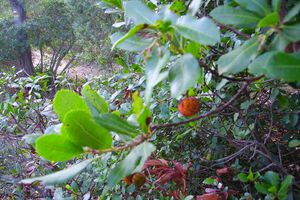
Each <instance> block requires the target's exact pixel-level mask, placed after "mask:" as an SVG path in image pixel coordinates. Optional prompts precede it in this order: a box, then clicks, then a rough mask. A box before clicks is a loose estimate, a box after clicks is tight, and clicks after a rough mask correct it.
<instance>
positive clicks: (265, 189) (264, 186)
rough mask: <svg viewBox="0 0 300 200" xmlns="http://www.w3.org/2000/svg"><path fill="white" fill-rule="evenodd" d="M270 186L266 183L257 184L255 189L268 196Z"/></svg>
mask: <svg viewBox="0 0 300 200" xmlns="http://www.w3.org/2000/svg"><path fill="white" fill-rule="evenodd" d="M268 188H269V187H268V185H267V184H265V183H255V189H256V190H257V191H258V192H259V193H262V194H268Z"/></svg>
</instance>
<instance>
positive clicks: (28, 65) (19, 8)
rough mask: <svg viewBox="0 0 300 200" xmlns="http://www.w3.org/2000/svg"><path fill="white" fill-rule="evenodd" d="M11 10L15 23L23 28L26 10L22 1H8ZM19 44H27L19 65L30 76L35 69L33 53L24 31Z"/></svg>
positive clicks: (20, 35) (21, 33) (19, 34)
mask: <svg viewBox="0 0 300 200" xmlns="http://www.w3.org/2000/svg"><path fill="white" fill-rule="evenodd" d="M8 1H9V4H10V7H11V10H12V12H13V15H14V19H15V23H16V25H17V26H21V25H22V24H23V23H24V22H25V21H26V11H25V9H24V5H23V3H22V0H8ZM17 37H18V38H17V40H18V42H20V43H22V44H25V45H26V48H25V50H24V51H22V52H21V54H20V57H19V61H18V62H19V65H20V67H21V68H22V69H24V71H25V73H26V74H28V75H30V74H33V72H34V68H33V63H32V53H31V48H30V45H28V42H27V41H28V36H27V33H26V32H24V31H20V32H19V33H18V36H17Z"/></svg>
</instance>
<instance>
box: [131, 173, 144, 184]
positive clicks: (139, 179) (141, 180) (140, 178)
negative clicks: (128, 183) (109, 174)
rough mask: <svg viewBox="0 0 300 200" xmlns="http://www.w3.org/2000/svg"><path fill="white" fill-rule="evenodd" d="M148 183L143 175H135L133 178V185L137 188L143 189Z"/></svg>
mask: <svg viewBox="0 0 300 200" xmlns="http://www.w3.org/2000/svg"><path fill="white" fill-rule="evenodd" d="M145 182H146V176H145V175H144V174H143V173H135V174H134V175H133V177H132V183H133V184H134V185H136V186H137V187H141V186H142V185H144V183H145Z"/></svg>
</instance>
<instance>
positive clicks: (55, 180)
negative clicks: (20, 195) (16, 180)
mask: <svg viewBox="0 0 300 200" xmlns="http://www.w3.org/2000/svg"><path fill="white" fill-rule="evenodd" d="M93 160H94V159H88V160H85V161H83V162H81V163H78V164H75V165H73V166H71V167H69V168H67V169H64V170H61V171H58V172H55V173H53V174H49V175H46V176H41V177H36V178H30V179H24V180H22V181H20V183H23V184H32V183H34V182H41V183H42V184H44V185H56V184H60V183H65V182H66V181H67V180H69V179H71V178H73V177H74V176H76V175H77V174H79V173H80V172H82V171H83V170H84V169H85V168H86V167H87V166H88V165H89V164H90V163H91V162H92V161H93Z"/></svg>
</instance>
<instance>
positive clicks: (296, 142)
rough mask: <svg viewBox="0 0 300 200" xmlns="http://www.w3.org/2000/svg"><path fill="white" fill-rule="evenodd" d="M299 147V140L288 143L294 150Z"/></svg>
mask: <svg viewBox="0 0 300 200" xmlns="http://www.w3.org/2000/svg"><path fill="white" fill-rule="evenodd" d="M299 146H300V140H298V139H294V140H291V141H289V147H290V148H295V147H299Z"/></svg>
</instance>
